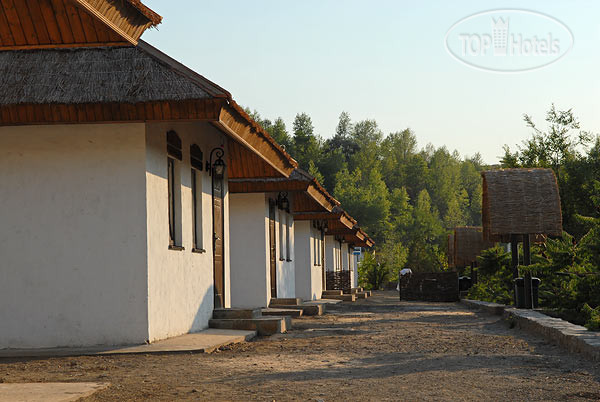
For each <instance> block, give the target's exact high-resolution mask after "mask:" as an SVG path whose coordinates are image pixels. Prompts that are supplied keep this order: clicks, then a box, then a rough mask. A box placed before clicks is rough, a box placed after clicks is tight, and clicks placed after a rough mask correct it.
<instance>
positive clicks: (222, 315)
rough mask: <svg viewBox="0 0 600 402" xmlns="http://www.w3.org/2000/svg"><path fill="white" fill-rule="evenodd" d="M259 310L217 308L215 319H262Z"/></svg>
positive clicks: (214, 314)
mask: <svg viewBox="0 0 600 402" xmlns="http://www.w3.org/2000/svg"><path fill="white" fill-rule="evenodd" d="M260 317H261V311H260V309H259V308H217V309H214V310H213V318H214V319H230V320H234V319H249V318H260Z"/></svg>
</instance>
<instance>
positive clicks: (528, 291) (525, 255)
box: [523, 234, 533, 308]
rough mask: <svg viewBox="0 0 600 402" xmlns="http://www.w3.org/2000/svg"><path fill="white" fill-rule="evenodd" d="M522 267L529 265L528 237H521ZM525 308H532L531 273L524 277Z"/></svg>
mask: <svg viewBox="0 0 600 402" xmlns="http://www.w3.org/2000/svg"><path fill="white" fill-rule="evenodd" d="M523 265H525V266H529V265H531V248H530V244H529V235H528V234H525V235H523ZM524 279H525V308H533V297H532V296H533V295H532V293H533V292H532V291H531V272H527V274H526V275H525V278H524Z"/></svg>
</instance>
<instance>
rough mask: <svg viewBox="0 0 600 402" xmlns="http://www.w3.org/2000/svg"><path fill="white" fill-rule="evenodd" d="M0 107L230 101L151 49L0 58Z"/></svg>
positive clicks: (18, 54) (51, 51) (80, 50)
mask: <svg viewBox="0 0 600 402" xmlns="http://www.w3.org/2000/svg"><path fill="white" fill-rule="evenodd" d="M0 93H2V96H1V97H0V105H1V106H8V105H19V104H83V103H130V104H134V103H139V102H151V101H177V100H192V99H194V100H197V99H206V98H211V97H230V95H229V93H227V91H225V90H223V89H222V88H220V87H219V86H217V85H215V84H214V83H212V82H210V81H209V80H207V79H206V78H204V77H202V76H200V75H199V74H196V73H194V72H193V71H192V70H190V69H188V68H187V67H185V66H183V65H182V64H180V63H178V62H176V61H175V60H173V59H171V58H169V57H168V56H166V55H164V54H163V53H161V52H159V51H158V50H156V49H154V48H153V47H152V46H150V45H148V44H146V43H144V42H140V44H139V45H138V46H137V47H102V48H75V49H48V50H26V51H10V52H0Z"/></svg>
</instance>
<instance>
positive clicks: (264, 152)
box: [212, 99, 298, 177]
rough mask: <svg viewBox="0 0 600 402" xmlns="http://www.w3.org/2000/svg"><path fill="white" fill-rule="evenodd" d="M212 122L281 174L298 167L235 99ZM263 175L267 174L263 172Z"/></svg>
mask: <svg viewBox="0 0 600 402" xmlns="http://www.w3.org/2000/svg"><path fill="white" fill-rule="evenodd" d="M212 123H213V124H214V125H215V126H216V127H217V128H218V129H220V130H221V131H223V132H225V133H227V134H228V135H229V136H231V137H232V138H234V139H235V140H236V141H237V142H238V143H240V144H241V145H243V146H244V147H246V148H248V149H251V150H253V151H254V152H255V153H257V154H258V155H260V156H261V157H262V158H263V160H264V161H265V162H266V163H267V164H269V165H270V166H271V167H272V168H273V169H275V170H276V171H277V172H278V173H279V174H280V175H281V176H284V177H289V176H290V175H291V174H292V172H293V171H294V169H296V168H297V167H298V162H296V161H295V160H294V159H293V158H292V157H291V156H290V155H289V154H288V153H287V152H285V151H284V150H283V148H281V146H280V145H279V144H277V142H275V140H273V138H271V136H270V135H269V134H268V133H267V132H266V131H265V130H264V129H263V128H262V127H260V125H259V124H257V123H256V122H255V121H254V120H253V119H252V118H251V117H250V116H248V115H247V114H246V113H245V112H244V111H243V109H242V108H241V107H239V105H237V103H235V101H233V100H231V99H229V100H228V103H227V105H224V107H223V108H222V109H221V111H220V114H219V118H218V119H217V120H216V121H214V122H212ZM264 176H267V175H264V174H263V177H264ZM267 177H268V176H267Z"/></svg>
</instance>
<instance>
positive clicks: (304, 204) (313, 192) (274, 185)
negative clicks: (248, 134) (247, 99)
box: [229, 151, 339, 212]
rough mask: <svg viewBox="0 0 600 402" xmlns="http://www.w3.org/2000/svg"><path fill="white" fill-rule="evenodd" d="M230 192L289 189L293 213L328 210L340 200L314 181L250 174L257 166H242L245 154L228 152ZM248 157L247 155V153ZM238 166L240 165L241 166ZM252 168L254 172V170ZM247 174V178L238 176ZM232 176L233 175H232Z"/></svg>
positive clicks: (262, 191) (269, 191)
mask: <svg viewBox="0 0 600 402" xmlns="http://www.w3.org/2000/svg"><path fill="white" fill-rule="evenodd" d="M229 154H230V161H229V163H230V166H232V165H233V166H234V169H233V171H232V172H231V171H230V178H229V191H230V192H232V193H271V192H282V191H283V192H290V193H293V194H292V196H293V197H294V203H293V208H294V212H303V211H317V210H318V211H321V210H323V211H324V212H330V211H331V210H333V208H334V207H335V206H337V205H339V201H337V200H336V199H335V198H333V197H332V196H331V195H329V193H328V192H327V191H326V190H325V189H324V188H323V187H322V186H321V185H320V184H319V183H318V182H317V181H316V180H315V179H312V180H310V181H309V180H294V179H291V178H287V179H286V178H271V177H252V175H253V174H255V170H256V169H257V167H256V164H247V166H244V165H245V164H244V159H245V155H236V154H235V153H234V152H231V151H230V153H229ZM246 158H247V156H246ZM240 165H241V168H240ZM252 168H254V171H253V169H252ZM243 173H246V174H247V175H248V176H250V177H248V178H243V179H240V178H237V177H239V175H240V174H243ZM232 177H233V178H232Z"/></svg>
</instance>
